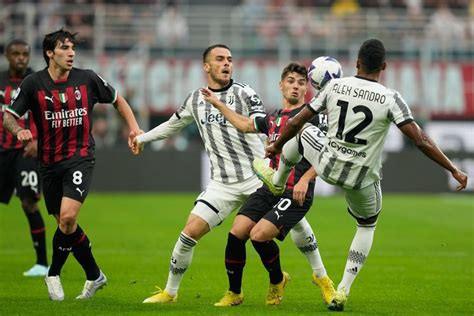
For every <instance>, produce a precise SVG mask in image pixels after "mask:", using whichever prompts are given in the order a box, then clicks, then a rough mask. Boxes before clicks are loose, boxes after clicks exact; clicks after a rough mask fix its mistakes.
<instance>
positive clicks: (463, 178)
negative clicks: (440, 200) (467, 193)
mask: <svg viewBox="0 0 474 316" xmlns="http://www.w3.org/2000/svg"><path fill="white" fill-rule="evenodd" d="M451 174H452V176H453V178H454V179H456V181H457V182H459V185H458V186H457V187H456V191H461V190H464V189H465V188H466V186H467V175H466V174H465V173H464V172H462V171H461V170H459V169H458V168H456V169H455V170H454V171H453V172H452V173H451Z"/></svg>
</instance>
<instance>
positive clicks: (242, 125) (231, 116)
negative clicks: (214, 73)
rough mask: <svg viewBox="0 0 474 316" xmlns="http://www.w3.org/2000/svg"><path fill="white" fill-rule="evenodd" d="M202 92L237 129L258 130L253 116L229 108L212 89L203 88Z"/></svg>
mask: <svg viewBox="0 0 474 316" xmlns="http://www.w3.org/2000/svg"><path fill="white" fill-rule="evenodd" d="M201 93H202V94H203V95H204V99H205V100H206V101H207V102H209V103H210V104H212V106H214V107H215V108H216V109H218V110H219V111H220V112H221V113H222V115H224V117H225V118H226V119H227V120H228V121H229V122H230V123H231V124H232V125H233V126H234V127H235V128H236V129H238V130H239V131H241V132H242V133H256V132H257V130H256V129H255V126H254V124H253V120H252V119H251V118H249V117H247V116H243V115H241V114H238V113H236V112H234V111H232V110H231V109H229V108H228V107H227V106H226V105H225V104H224V103H223V102H221V101H220V100H219V99H218V98H217V96H216V95H215V94H214V93H213V92H212V91H211V90H209V89H207V88H202V89H201Z"/></svg>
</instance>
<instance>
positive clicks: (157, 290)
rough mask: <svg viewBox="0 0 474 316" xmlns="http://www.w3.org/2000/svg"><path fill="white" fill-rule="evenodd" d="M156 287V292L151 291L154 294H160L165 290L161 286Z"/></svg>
mask: <svg viewBox="0 0 474 316" xmlns="http://www.w3.org/2000/svg"><path fill="white" fill-rule="evenodd" d="M155 288H156V291H155V292H151V294H153V295H156V294H160V293H163V292H164V291H163V290H162V289H161V287H159V286H157V285H155Z"/></svg>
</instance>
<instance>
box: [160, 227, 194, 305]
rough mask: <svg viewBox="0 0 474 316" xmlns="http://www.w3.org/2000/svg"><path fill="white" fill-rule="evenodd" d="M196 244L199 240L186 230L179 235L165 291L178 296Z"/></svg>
mask: <svg viewBox="0 0 474 316" xmlns="http://www.w3.org/2000/svg"><path fill="white" fill-rule="evenodd" d="M196 244H197V241H196V240H194V239H192V238H191V237H189V236H187V235H186V234H185V233H184V232H181V234H180V235H179V238H178V241H177V242H176V244H175V246H174V249H173V254H172V256H171V260H170V271H169V273H168V281H167V282H166V288H165V291H166V292H168V293H169V294H170V295H171V296H176V294H177V293H178V289H179V285H180V283H181V280H182V279H183V276H184V272H186V270H187V269H188V267H189V266H190V265H191V261H192V260H193V252H194V246H196Z"/></svg>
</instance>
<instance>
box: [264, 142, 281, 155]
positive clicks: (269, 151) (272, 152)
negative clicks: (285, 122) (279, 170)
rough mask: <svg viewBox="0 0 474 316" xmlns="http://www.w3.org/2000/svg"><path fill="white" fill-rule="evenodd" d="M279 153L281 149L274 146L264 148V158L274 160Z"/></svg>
mask: <svg viewBox="0 0 474 316" xmlns="http://www.w3.org/2000/svg"><path fill="white" fill-rule="evenodd" d="M280 153H281V149H279V148H277V147H275V145H274V144H270V145H268V146H267V147H266V148H265V158H274V157H275V156H276V155H278V154H280Z"/></svg>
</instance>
